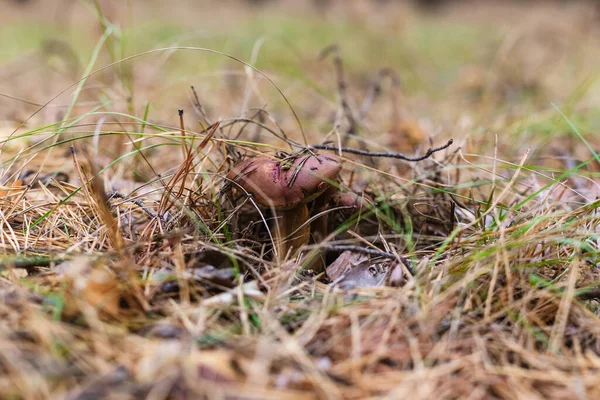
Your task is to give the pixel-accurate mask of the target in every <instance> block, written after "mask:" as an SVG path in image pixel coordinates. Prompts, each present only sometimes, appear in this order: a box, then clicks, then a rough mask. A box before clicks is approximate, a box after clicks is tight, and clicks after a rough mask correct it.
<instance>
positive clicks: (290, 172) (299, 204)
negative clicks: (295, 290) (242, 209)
mask: <svg viewBox="0 0 600 400" xmlns="http://www.w3.org/2000/svg"><path fill="white" fill-rule="evenodd" d="M341 169H342V165H341V162H340V160H339V158H338V157H336V156H333V155H324V154H307V155H297V154H296V155H291V156H288V157H286V158H284V159H282V160H276V159H272V158H269V157H266V156H256V157H252V158H249V159H247V160H244V161H242V162H240V163H238V164H236V165H235V166H234V167H233V168H232V169H231V170H230V171H229V173H228V174H227V178H228V179H229V180H230V181H232V182H233V183H234V184H236V185H239V187H240V188H242V189H243V190H245V191H246V192H248V193H250V194H252V196H253V198H254V200H255V201H256V203H257V204H258V205H261V206H263V207H271V208H272V209H274V210H275V211H276V212H277V215H278V217H279V218H278V219H277V221H276V224H275V237H274V241H275V253H276V258H277V259H278V260H279V261H283V260H285V258H286V256H287V254H288V252H290V250H293V249H298V248H299V247H300V246H302V245H304V244H306V243H308V240H309V236H310V224H308V222H307V221H308V218H309V213H308V207H307V203H309V202H310V201H313V200H315V199H316V198H317V197H319V196H320V195H321V194H323V193H324V192H325V191H326V190H327V189H328V188H329V187H330V186H331V184H332V183H335V181H336V179H337V176H338V174H339V173H340V171H341ZM292 234H293V235H294V237H293V238H288V237H289V236H290V235H292Z"/></svg>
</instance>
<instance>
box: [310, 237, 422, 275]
mask: <svg viewBox="0 0 600 400" xmlns="http://www.w3.org/2000/svg"><path fill="white" fill-rule="evenodd" d="M315 247H318V248H319V249H324V250H331V251H353V252H355V253H363V254H369V255H371V256H377V257H383V258H389V259H391V260H398V259H399V260H400V261H401V262H402V264H404V265H405V266H406V267H407V268H408V269H409V270H410V271H412V265H410V263H409V262H408V260H407V259H406V258H404V257H402V256H398V255H396V254H394V253H388V252H387V251H383V250H378V249H369V248H366V247H361V246H353V245H348V244H319V245H317V246H315Z"/></svg>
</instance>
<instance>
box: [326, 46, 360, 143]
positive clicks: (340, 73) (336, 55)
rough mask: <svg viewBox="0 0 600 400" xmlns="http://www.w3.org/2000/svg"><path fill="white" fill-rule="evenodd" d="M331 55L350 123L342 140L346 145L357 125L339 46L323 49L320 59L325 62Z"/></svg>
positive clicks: (345, 114) (343, 109) (341, 101)
mask: <svg viewBox="0 0 600 400" xmlns="http://www.w3.org/2000/svg"><path fill="white" fill-rule="evenodd" d="M330 54H332V55H333V56H332V57H333V64H334V66H335V72H336V76H337V86H338V93H339V95H340V106H341V107H342V112H343V113H344V116H345V117H346V118H348V123H349V124H350V126H349V127H348V130H347V131H346V133H347V134H346V135H344V138H343V139H342V143H343V144H346V142H347V141H348V139H349V136H350V135H356V133H357V125H356V120H355V119H354V115H353V114H352V109H351V108H350V104H349V103H348V94H347V91H346V89H347V88H348V84H347V83H346V80H345V78H344V66H343V64H342V57H341V56H340V48H339V46H338V45H337V44H333V45H331V46H327V47H326V48H325V49H323V51H321V54H320V55H319V59H320V60H324V59H325V58H327V56H329V55H330Z"/></svg>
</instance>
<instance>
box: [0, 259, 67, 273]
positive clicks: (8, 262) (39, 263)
mask: <svg viewBox="0 0 600 400" xmlns="http://www.w3.org/2000/svg"><path fill="white" fill-rule="evenodd" d="M64 260H65V259H64V258H60V257H57V258H52V257H48V256H2V257H0V271H4V270H6V269H9V268H11V267H12V268H23V269H26V270H27V272H32V271H33V270H34V268H35V267H48V266H50V265H51V264H52V263H56V262H62V261H64Z"/></svg>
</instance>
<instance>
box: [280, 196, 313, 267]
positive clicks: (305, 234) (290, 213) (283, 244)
mask: <svg viewBox="0 0 600 400" xmlns="http://www.w3.org/2000/svg"><path fill="white" fill-rule="evenodd" d="M277 216H278V219H277V223H276V228H275V248H276V249H277V260H278V261H284V260H285V258H286V256H287V255H288V253H289V252H290V249H291V250H293V251H295V250H297V249H299V248H300V247H302V246H303V245H305V244H307V243H308V239H309V237H310V224H308V223H306V221H307V220H308V206H307V205H306V204H300V205H298V206H297V207H295V208H292V209H290V210H277Z"/></svg>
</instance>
